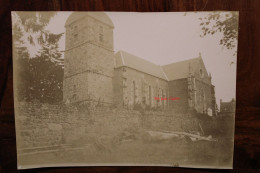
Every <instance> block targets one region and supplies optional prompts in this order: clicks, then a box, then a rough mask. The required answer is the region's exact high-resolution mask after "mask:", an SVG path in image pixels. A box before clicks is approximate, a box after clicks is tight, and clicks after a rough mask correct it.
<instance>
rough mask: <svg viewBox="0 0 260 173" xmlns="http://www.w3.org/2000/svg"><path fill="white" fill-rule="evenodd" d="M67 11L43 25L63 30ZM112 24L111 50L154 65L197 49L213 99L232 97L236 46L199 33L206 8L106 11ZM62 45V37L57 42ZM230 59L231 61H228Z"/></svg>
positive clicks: (187, 55)
mask: <svg viewBox="0 0 260 173" xmlns="http://www.w3.org/2000/svg"><path fill="white" fill-rule="evenodd" d="M70 14H71V12H58V14H57V15H56V16H55V17H54V18H52V19H51V21H50V23H49V25H48V26H47V27H46V29H48V30H50V31H51V32H53V33H62V32H65V28H64V24H65V22H66V20H67V18H68V16H69V15H70ZM106 14H107V15H108V16H109V17H110V18H111V20H112V22H113V24H114V26H115V28H114V50H115V52H117V51H118V50H124V51H126V52H129V53H131V54H134V55H136V56H139V57H141V58H143V59H146V60H148V61H151V62H153V63H155V64H157V65H165V64H169V63H172V62H177V61H182V60H187V59H191V58H196V57H198V56H199V53H201V56H202V59H203V61H204V64H205V66H206V69H207V71H208V72H210V73H211V75H212V83H213V85H215V91H216V98H217V103H218V105H219V100H220V99H222V100H223V101H230V100H231V99H232V98H235V93H236V92H235V90H236V59H237V58H236V55H235V56H234V55H233V54H234V53H235V52H236V50H237V47H235V48H234V49H232V50H227V49H226V48H225V47H223V46H221V45H219V42H220V39H221V38H222V33H216V34H214V35H209V36H206V37H200V35H201V34H202V31H201V27H200V22H201V21H200V20H199V18H200V17H205V16H207V15H208V12H196V13H195V12H188V13H187V12H186V13H184V12H165V13H162V12H157V13H147V12H146V13H135V12H106ZM59 46H60V50H64V49H65V38H64V36H63V37H62V38H61V40H60V42H59ZM231 62H234V63H232V64H231Z"/></svg>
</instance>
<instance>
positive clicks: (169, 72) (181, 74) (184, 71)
mask: <svg viewBox="0 0 260 173" xmlns="http://www.w3.org/2000/svg"><path fill="white" fill-rule="evenodd" d="M200 60H201V57H197V58H193V59H189V60H185V61H179V62H175V63H171V64H167V65H164V66H162V68H163V71H164V72H165V74H166V76H167V77H168V80H169V81H171V80H176V79H182V78H187V77H188V75H189V69H190V67H192V69H194V68H195V67H197V65H198V63H199V62H200Z"/></svg>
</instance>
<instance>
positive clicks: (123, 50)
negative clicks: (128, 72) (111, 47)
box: [120, 50, 159, 66]
mask: <svg viewBox="0 0 260 173" xmlns="http://www.w3.org/2000/svg"><path fill="white" fill-rule="evenodd" d="M120 52H123V53H127V54H129V55H132V56H135V57H137V58H139V59H141V60H143V61H146V62H149V63H151V64H153V65H157V66H159V65H158V64H155V63H153V62H151V61H148V60H146V59H144V58H141V57H140V56H137V55H134V54H132V53H129V52H126V51H124V50H120Z"/></svg>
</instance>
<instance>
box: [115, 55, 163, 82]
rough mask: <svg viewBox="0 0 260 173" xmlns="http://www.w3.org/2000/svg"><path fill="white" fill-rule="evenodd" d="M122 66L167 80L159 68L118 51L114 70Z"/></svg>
mask: <svg viewBox="0 0 260 173" xmlns="http://www.w3.org/2000/svg"><path fill="white" fill-rule="evenodd" d="M123 66H125V67H130V68H132V69H135V70H138V71H141V72H144V73H147V74H150V75H152V76H155V77H158V78H161V79H164V80H168V79H167V77H166V75H165V74H164V72H163V69H162V68H161V66H159V65H156V64H153V63H151V62H149V61H147V60H144V59H142V58H140V57H137V56H135V55H132V54H130V53H127V52H125V51H119V52H117V53H116V55H115V68H119V67H123Z"/></svg>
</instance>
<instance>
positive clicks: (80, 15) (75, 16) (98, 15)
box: [65, 12, 114, 27]
mask: <svg viewBox="0 0 260 173" xmlns="http://www.w3.org/2000/svg"><path fill="white" fill-rule="evenodd" d="M85 16H90V17H93V18H95V19H97V20H99V21H101V22H103V23H105V24H107V25H109V26H111V27H114V24H113V22H112V20H111V19H110V18H109V17H108V16H107V15H106V14H105V13H104V12H73V13H72V14H71V15H70V16H69V17H68V19H67V21H66V23H65V26H67V25H70V24H71V23H73V22H75V21H77V20H79V19H80V18H83V17H85Z"/></svg>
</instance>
